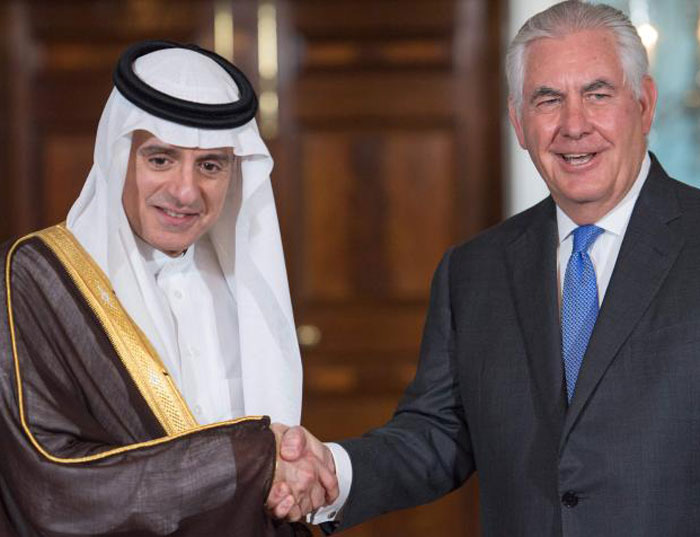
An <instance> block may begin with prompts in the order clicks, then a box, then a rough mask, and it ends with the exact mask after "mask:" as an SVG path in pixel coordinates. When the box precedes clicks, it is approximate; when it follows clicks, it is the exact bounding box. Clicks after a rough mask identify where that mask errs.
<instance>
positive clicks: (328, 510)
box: [306, 442, 352, 524]
mask: <svg viewBox="0 0 700 537" xmlns="http://www.w3.org/2000/svg"><path fill="white" fill-rule="evenodd" d="M326 446H328V449H329V450H330V452H331V456H332V457H333V464H334V465H335V475H336V477H337V478H338V497H337V498H336V500H335V501H334V502H333V503H332V504H330V505H326V506H323V507H321V508H320V509H317V510H316V511H315V512H313V513H311V514H309V515H307V517H306V520H307V522H310V523H311V524H324V523H326V522H332V521H334V520H335V518H336V517H337V516H338V513H339V512H340V511H341V510H342V509H343V506H344V505H345V502H346V500H347V499H348V494H350V486H351V485H352V463H351V462H350V456H349V455H348V452H347V451H345V449H343V446H341V445H340V444H336V443H335V442H327V443H326Z"/></svg>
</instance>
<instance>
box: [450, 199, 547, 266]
mask: <svg viewBox="0 0 700 537" xmlns="http://www.w3.org/2000/svg"><path fill="white" fill-rule="evenodd" d="M551 218H555V205H554V202H553V201H552V199H551V198H550V197H547V198H545V199H544V200H542V201H541V202H539V203H537V204H536V205H533V206H532V207H530V208H529V209H526V210H525V211H523V212H520V213H518V214H516V215H514V216H511V217H510V218H507V219H506V220H504V221H502V222H500V223H499V224H497V225H495V226H493V227H490V228H488V229H486V230H484V231H482V232H481V233H479V234H478V235H476V236H475V237H473V238H471V239H469V240H468V241H465V242H462V243H461V244H458V245H456V246H454V247H453V248H451V249H450V251H449V252H448V253H449V256H450V258H451V259H450V263H451V264H456V265H458V266H462V265H464V264H469V265H473V264H474V263H477V264H478V263H480V262H481V263H492V262H494V261H497V260H500V259H502V257H503V254H504V252H505V250H506V248H507V247H508V246H509V245H510V244H512V243H513V242H515V241H517V240H518V239H519V238H520V237H521V236H522V235H523V233H525V232H526V231H527V230H528V229H531V228H532V226H533V225H538V224H539V225H541V224H543V223H544V222H545V221H546V220H548V219H551Z"/></svg>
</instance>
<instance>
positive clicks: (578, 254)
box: [561, 225, 603, 403]
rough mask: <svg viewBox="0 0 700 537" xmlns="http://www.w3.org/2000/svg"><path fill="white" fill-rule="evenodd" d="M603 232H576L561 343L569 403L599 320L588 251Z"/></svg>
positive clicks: (585, 229)
mask: <svg viewBox="0 0 700 537" xmlns="http://www.w3.org/2000/svg"><path fill="white" fill-rule="evenodd" d="M601 233H603V230H602V229H601V228H599V227H596V226H594V225H587V226H581V227H578V228H576V229H575V230H574V247H573V250H572V252H571V257H570V258H569V263H568V264H567V265H566V274H565V276H564V292H563V296H562V301H561V335H562V337H561V340H562V354H563V356H564V374H565V376H566V395H567V398H568V401H569V403H570V402H571V399H572V398H573V396H574V388H575V387H576V379H577V378H578V372H579V369H581V362H582V361H583V355H584V354H585V353H586V347H588V340H589V339H590V338H591V333H592V332H593V326H594V325H595V321H596V319H597V318H598V286H597V284H596V279H595V270H594V269H593V263H592V262H591V258H590V257H589V255H588V249H589V248H590V247H591V245H592V244H593V243H594V242H595V240H596V239H597V238H598V236H599V235H600V234H601Z"/></svg>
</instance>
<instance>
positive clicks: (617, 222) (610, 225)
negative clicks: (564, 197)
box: [557, 152, 651, 244]
mask: <svg viewBox="0 0 700 537" xmlns="http://www.w3.org/2000/svg"><path fill="white" fill-rule="evenodd" d="M650 167H651V159H650V158H649V153H648V152H647V153H645V155H644V160H643V161H642V166H641V168H640V169H639V174H638V175H637V178H636V179H635V181H634V184H632V188H630V189H629V192H627V194H625V197H624V198H622V201H620V203H618V204H617V205H615V207H613V209H612V210H611V211H609V212H608V213H607V214H606V215H605V216H603V218H601V219H600V220H598V221H597V222H596V223H595V225H596V226H598V227H599V228H602V229H603V230H605V231H609V232H610V233H614V234H615V235H622V234H623V233H624V232H625V229H626V228H627V223H628V222H629V220H630V217H631V216H632V210H633V209H634V205H635V203H637V198H638V197H639V193H640V192H641V190H642V187H643V186H644V183H645V181H646V180H647V176H648V175H649V168H650ZM577 227H578V224H577V223H576V222H574V221H573V220H572V219H571V218H569V216H568V215H567V214H566V213H565V212H564V211H562V210H561V209H560V208H559V206H558V205H557V229H558V231H559V244H561V243H562V242H563V241H564V240H565V239H566V238H567V237H568V236H569V235H570V234H571V232H573V230H574V229H576V228H577Z"/></svg>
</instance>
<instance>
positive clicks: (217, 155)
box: [197, 151, 234, 162]
mask: <svg viewBox="0 0 700 537" xmlns="http://www.w3.org/2000/svg"><path fill="white" fill-rule="evenodd" d="M233 158H234V157H233V154H232V153H229V152H228V151H217V152H212V153H205V154H204V155H200V156H198V157H197V160H222V161H225V162H232V161H233Z"/></svg>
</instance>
